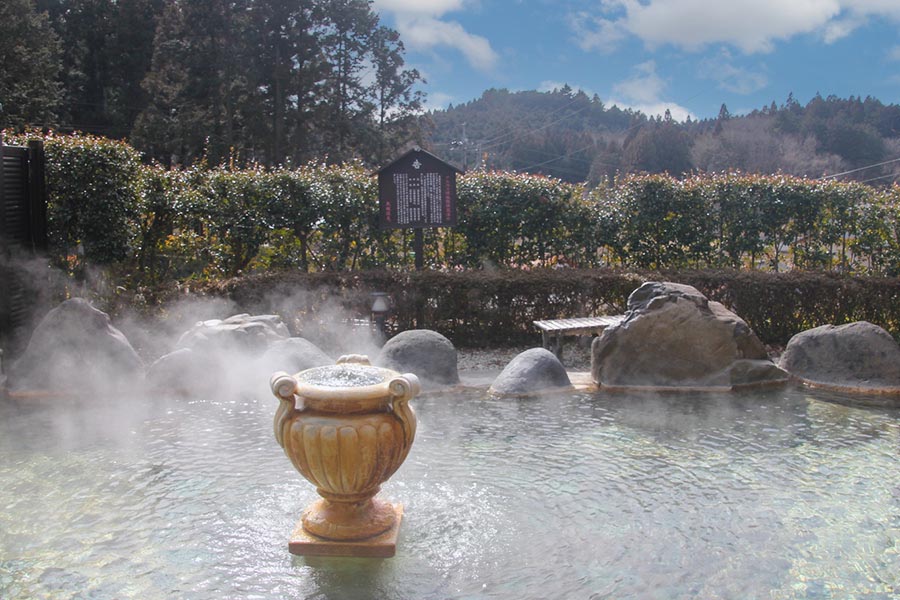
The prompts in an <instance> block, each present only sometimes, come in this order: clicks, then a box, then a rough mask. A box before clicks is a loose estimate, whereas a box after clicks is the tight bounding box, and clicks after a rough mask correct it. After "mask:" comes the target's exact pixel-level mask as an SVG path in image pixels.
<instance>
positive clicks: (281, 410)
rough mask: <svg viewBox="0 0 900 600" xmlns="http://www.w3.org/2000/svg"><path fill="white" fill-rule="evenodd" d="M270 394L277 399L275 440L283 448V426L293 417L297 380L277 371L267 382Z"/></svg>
mask: <svg viewBox="0 0 900 600" xmlns="http://www.w3.org/2000/svg"><path fill="white" fill-rule="evenodd" d="M269 385H271V387H272V393H273V394H275V397H276V398H278V400H279V403H278V410H277V411H276V412H275V439H276V440H277V441H278V445H279V446H281V447H282V448H284V425H285V423H286V422H287V421H288V420H289V419H290V418H291V416H293V414H294V410H295V404H294V393H295V392H296V391H297V380H296V379H295V378H294V376H293V375H289V374H288V373H285V372H284V371H278V372H277V373H275V374H273V375H272V378H271V379H270V380H269Z"/></svg>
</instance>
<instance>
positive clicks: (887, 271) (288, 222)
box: [19, 134, 900, 282]
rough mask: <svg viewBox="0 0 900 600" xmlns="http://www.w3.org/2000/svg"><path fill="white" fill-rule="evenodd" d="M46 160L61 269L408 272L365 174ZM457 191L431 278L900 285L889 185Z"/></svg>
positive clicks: (429, 251) (797, 182)
mask: <svg viewBox="0 0 900 600" xmlns="http://www.w3.org/2000/svg"><path fill="white" fill-rule="evenodd" d="M24 142H25V138H20V139H19V143H24ZM45 148H46V153H47V168H48V178H49V181H48V190H49V193H50V206H49V218H50V226H51V227H50V232H51V233H50V235H51V239H52V241H53V242H54V250H55V252H56V256H57V258H58V259H59V262H60V263H62V264H69V265H72V264H73V263H75V264H78V265H81V264H85V263H93V264H100V265H108V264H116V265H118V266H119V267H120V268H121V269H123V270H124V271H125V272H126V273H127V274H130V275H131V276H133V277H134V279H136V280H139V281H144V282H146V281H151V282H152V281H160V280H166V279H185V278H199V279H217V278H222V277H229V276H233V275H237V274H241V273H243V274H246V273H253V272H264V271H267V270H271V269H299V270H301V271H310V272H330V271H360V270H367V269H399V270H407V269H410V268H412V266H413V264H414V256H413V253H412V248H411V238H412V235H411V233H410V232H409V231H403V230H386V231H383V230H380V229H379V228H378V226H377V218H378V200H377V183H376V180H375V178H374V177H372V175H371V172H370V170H368V169H366V168H364V166H363V165H361V164H356V163H352V164H345V165H337V166H332V165H322V164H310V165H306V166H303V167H300V168H295V169H276V170H265V169H261V168H247V169H234V168H230V167H225V166H221V167H216V168H205V167H203V166H198V167H194V168H192V169H190V170H170V171H167V170H164V169H161V168H160V167H158V166H153V165H145V164H142V163H141V161H140V156H139V155H138V153H137V152H136V151H135V150H134V149H133V148H131V147H130V146H128V145H127V144H125V143H123V142H114V141H110V140H106V139H103V138H96V137H92V136H55V135H52V134H51V135H48V136H45ZM457 189H458V215H459V224H458V226H457V227H455V228H453V229H433V230H426V231H425V242H426V247H425V257H424V258H425V264H426V265H427V266H428V267H430V268H432V269H438V270H455V269H466V268H485V267H487V268H493V267H499V268H520V269H533V268H541V267H546V266H576V267H583V268H593V267H603V266H613V267H624V268H640V269H646V268H652V269H684V268H692V269H702V268H723V267H727V268H737V269H742V268H743V269H756V270H763V271H776V272H777V271H783V270H791V269H793V270H796V269H800V270H832V271H836V272H841V273H851V274H872V275H897V274H900V187H896V186H895V187H892V188H889V189H886V190H878V189H875V188H872V187H869V186H866V185H863V184H859V183H844V182H836V181H821V180H807V179H801V178H796V177H790V176H785V175H746V174H740V173H723V174H713V175H702V176H700V175H698V176H694V177H690V178H687V179H683V180H679V179H676V178H672V177H669V176H666V175H627V176H623V177H619V178H618V179H616V180H615V181H614V182H612V183H611V184H609V185H606V186H602V187H599V188H596V189H594V190H590V191H588V190H586V189H585V188H584V187H583V186H580V185H572V184H568V183H564V182H562V181H559V180H556V179H552V178H547V177H541V176H535V175H522V174H515V173H497V172H473V173H470V174H467V175H463V176H460V178H459V181H458V186H457Z"/></svg>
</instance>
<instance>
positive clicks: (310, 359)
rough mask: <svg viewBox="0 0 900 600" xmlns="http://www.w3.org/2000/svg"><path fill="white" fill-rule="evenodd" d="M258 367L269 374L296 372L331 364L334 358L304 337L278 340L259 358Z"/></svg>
mask: <svg viewBox="0 0 900 600" xmlns="http://www.w3.org/2000/svg"><path fill="white" fill-rule="evenodd" d="M258 362H259V365H260V368H261V369H263V370H266V371H268V372H269V373H270V374H271V373H274V372H275V371H285V372H287V373H298V372H300V371H305V370H306V369H312V368H314V367H324V366H326V365H333V364H334V359H333V358H331V357H330V356H328V355H327V354H325V353H324V352H323V351H322V350H320V349H319V347H318V346H316V345H315V344H313V343H312V342H310V341H309V340H306V339H304V338H299V337H292V338H288V339H286V340H278V341H277V342H275V343H274V344H272V345H271V346H269V349H268V350H266V351H265V353H264V354H263V355H262V357H261V358H260V359H259V361H258Z"/></svg>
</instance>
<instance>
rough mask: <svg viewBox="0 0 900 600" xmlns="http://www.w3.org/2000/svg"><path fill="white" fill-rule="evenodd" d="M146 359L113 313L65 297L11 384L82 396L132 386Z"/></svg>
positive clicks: (38, 332) (15, 370)
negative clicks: (113, 319)
mask: <svg viewBox="0 0 900 600" xmlns="http://www.w3.org/2000/svg"><path fill="white" fill-rule="evenodd" d="M143 369H144V364H143V361H142V360H141V358H140V357H139V356H138V354H137V352H135V350H134V348H133V347H132V346H131V343H130V342H129V341H128V340H127V339H126V338H125V336H124V335H123V334H122V332H121V331H119V330H118V329H116V328H115V327H113V325H112V323H111V322H110V320H109V315H107V314H106V313H105V312H103V311H100V310H97V309H96V308H94V307H93V306H91V305H90V304H89V303H88V302H87V300H84V299H83V298H72V299H71V300H66V301H65V302H63V303H62V304H60V305H59V306H57V307H56V308H54V309H53V310H51V311H50V312H48V313H47V315H46V316H45V317H44V318H43V320H42V321H41V322H40V323H39V324H38V326H37V328H36V329H35V330H34V333H33V334H32V335H31V340H30V341H29V342H28V347H27V348H26V349H25V352H24V353H23V354H22V356H21V357H19V359H18V360H17V361H16V362H15V363H14V364H13V365H12V368H11V369H10V372H9V384H10V388H11V389H31V390H52V391H57V392H64V393H72V394H73V395H78V394H82V393H86V392H98V391H103V390H110V391H112V390H113V389H116V388H119V387H121V386H123V385H132V384H134V383H136V382H137V381H140V380H141V379H142V378H143Z"/></svg>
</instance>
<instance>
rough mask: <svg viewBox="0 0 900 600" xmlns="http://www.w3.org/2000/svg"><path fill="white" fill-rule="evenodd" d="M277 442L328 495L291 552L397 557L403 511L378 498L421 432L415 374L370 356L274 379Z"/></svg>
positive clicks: (309, 515)
mask: <svg viewBox="0 0 900 600" xmlns="http://www.w3.org/2000/svg"><path fill="white" fill-rule="evenodd" d="M271 385H272V392H273V393H274V394H275V396H276V397H277V398H278V399H279V407H278V410H277V412H276V414H275V439H276V440H277V441H278V443H279V445H280V446H281V447H282V448H283V449H284V453H285V454H286V455H287V457H288V458H289V459H290V460H291V463H293V465H294V467H295V468H296V469H297V470H298V471H299V472H300V474H301V475H303V477H305V478H306V479H307V480H308V481H309V482H310V483H312V484H313V485H315V486H316V491H317V492H318V494H319V495H320V496H321V497H322V498H321V499H320V500H318V501H316V502H314V503H313V504H311V505H310V506H308V507H307V508H306V510H305V511H304V512H303V516H302V517H301V519H300V522H299V523H298V524H297V527H296V529H295V530H294V533H293V534H292V536H291V541H290V543H289V545H288V548H289V550H290V551H291V552H292V553H294V554H305V555H318V556H379V557H389V556H393V555H394V551H395V548H396V538H397V533H398V531H399V527H400V520H401V518H402V514H403V509H402V506H399V505H396V506H395V505H393V504H391V503H389V502H387V501H384V500H380V499H378V498H375V495H376V494H377V493H378V490H379V489H380V487H381V484H382V483H384V482H385V481H387V480H388V479H389V478H390V476H391V475H393V474H394V472H395V471H396V470H397V469H398V468H399V467H400V465H401V464H402V463H403V461H404V460H405V459H406V456H407V454H408V453H409V449H410V447H411V446H412V443H413V439H414V438H415V434H416V417H415V413H413V410H412V408H411V407H410V406H409V401H410V400H411V399H412V398H414V397H415V396H416V394H418V393H419V389H420V388H419V380H418V378H417V377H416V376H415V375H413V374H412V373H407V374H403V375H401V374H400V373H397V372H396V371H391V370H389V369H381V368H377V367H372V366H370V365H369V364H368V360H367V359H365V358H364V357H358V356H351V357H342V358H341V359H339V360H338V364H336V365H332V366H327V367H317V368H314V369H308V370H306V371H301V372H300V373H297V374H296V375H289V374H287V373H275V374H274V375H273V376H272V380H271Z"/></svg>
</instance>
